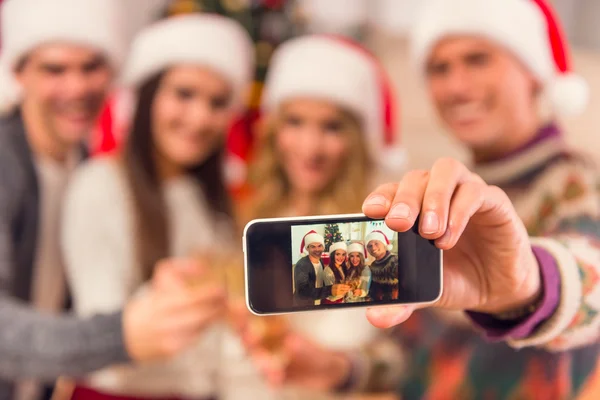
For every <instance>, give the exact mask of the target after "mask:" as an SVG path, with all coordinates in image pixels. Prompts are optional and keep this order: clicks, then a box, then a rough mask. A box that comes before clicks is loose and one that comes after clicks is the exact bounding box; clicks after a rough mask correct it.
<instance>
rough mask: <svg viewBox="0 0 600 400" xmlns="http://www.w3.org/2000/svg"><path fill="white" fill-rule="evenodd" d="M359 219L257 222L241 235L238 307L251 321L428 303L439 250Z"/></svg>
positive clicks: (434, 294) (434, 292)
mask: <svg viewBox="0 0 600 400" xmlns="http://www.w3.org/2000/svg"><path fill="white" fill-rule="evenodd" d="M417 227H418V223H416V224H415V226H414V227H413V229H411V230H409V231H407V232H400V233H398V232H394V231H392V230H390V229H389V228H388V227H387V225H385V222H384V220H376V219H371V218H368V217H366V216H365V215H364V214H346V215H329V216H317V217H298V218H270V219H257V220H254V221H251V222H249V223H248V224H247V225H246V227H245V229H244V236H243V238H242V240H243V248H244V263H245V277H246V303H247V306H248V309H249V310H250V311H251V312H252V313H254V314H256V315H273V314H287V313H296V312H306V311H317V310H325V309H342V308H349V307H366V306H368V307H374V306H382V305H394V304H396V305H397V304H417V303H418V304H422V303H432V302H435V301H436V300H438V299H439V297H440V296H441V293H442V289H443V288H442V268H443V266H442V263H443V262H442V251H441V250H440V249H438V248H437V247H436V246H435V244H434V243H433V241H431V240H428V239H425V238H423V237H421V236H419V234H418V229H417Z"/></svg>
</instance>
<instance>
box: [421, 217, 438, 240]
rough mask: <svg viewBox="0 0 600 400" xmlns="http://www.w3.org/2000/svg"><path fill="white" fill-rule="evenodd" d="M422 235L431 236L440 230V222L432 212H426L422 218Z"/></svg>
mask: <svg viewBox="0 0 600 400" xmlns="http://www.w3.org/2000/svg"><path fill="white" fill-rule="evenodd" d="M421 229H422V230H423V233H425V234H428V235H429V234H432V233H436V232H437V231H438V230H439V229H440V221H439V219H438V216H437V214H436V213H435V212H433V211H427V212H426V213H425V215H424V217H423V225H422V227H421Z"/></svg>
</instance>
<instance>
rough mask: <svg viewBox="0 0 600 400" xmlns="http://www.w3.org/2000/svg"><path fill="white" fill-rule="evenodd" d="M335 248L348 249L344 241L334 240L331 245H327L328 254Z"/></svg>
mask: <svg viewBox="0 0 600 400" xmlns="http://www.w3.org/2000/svg"><path fill="white" fill-rule="evenodd" d="M336 250H344V251H346V252H347V251H348V246H347V245H346V243H345V242H336V243H333V244H332V245H331V246H329V254H331V253H333V252H334V251H336Z"/></svg>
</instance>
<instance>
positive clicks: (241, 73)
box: [121, 14, 254, 104]
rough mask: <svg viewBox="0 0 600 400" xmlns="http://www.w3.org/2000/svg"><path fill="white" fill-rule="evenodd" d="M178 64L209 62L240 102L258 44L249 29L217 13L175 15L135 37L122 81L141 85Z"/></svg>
mask: <svg viewBox="0 0 600 400" xmlns="http://www.w3.org/2000/svg"><path fill="white" fill-rule="evenodd" d="M176 64H192V65H199V66H205V67H207V68H209V69H212V70H214V71H215V72H217V73H218V74H220V75H222V76H223V77H224V78H225V79H226V80H227V81H228V82H229V83H230V84H231V85H232V87H233V90H234V91H235V95H236V96H235V97H236V101H237V103H238V104H239V103H241V102H242V101H243V100H245V99H244V98H243V97H244V96H245V94H246V93H245V91H246V90H247V86H248V84H249V83H250V80H251V79H252V74H253V72H254V48H253V45H252V40H251V39H250V36H249V35H248V33H247V32H246V31H245V29H244V28H243V27H242V26H241V25H240V24H238V23H237V22H235V21H234V20H232V19H230V18H226V17H222V16H219V15H213V14H190V15H183V16H176V17H171V18H168V19H166V20H163V21H160V22H157V23H155V24H153V25H151V26H149V27H147V28H145V29H144V30H142V31H141V32H140V33H139V34H138V35H137V36H136V37H135V39H134V41H133V44H132V46H131V52H130V55H129V57H128V59H127V62H126V64H125V67H124V70H123V74H122V77H121V79H122V82H123V83H124V84H125V85H128V86H138V85H140V84H142V83H143V82H144V81H145V80H147V79H149V78H150V77H152V76H153V75H155V74H158V73H159V72H161V71H163V70H164V69H166V68H168V67H170V66H173V65H176Z"/></svg>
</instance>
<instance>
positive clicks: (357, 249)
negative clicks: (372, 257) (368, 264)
mask: <svg viewBox="0 0 600 400" xmlns="http://www.w3.org/2000/svg"><path fill="white" fill-rule="evenodd" d="M352 253H359V254H362V255H363V256H364V257H365V258H366V257H367V250H366V249H365V246H363V244H362V243H358V242H354V243H351V244H350V246H348V255H350V254H352Z"/></svg>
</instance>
